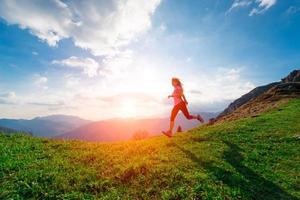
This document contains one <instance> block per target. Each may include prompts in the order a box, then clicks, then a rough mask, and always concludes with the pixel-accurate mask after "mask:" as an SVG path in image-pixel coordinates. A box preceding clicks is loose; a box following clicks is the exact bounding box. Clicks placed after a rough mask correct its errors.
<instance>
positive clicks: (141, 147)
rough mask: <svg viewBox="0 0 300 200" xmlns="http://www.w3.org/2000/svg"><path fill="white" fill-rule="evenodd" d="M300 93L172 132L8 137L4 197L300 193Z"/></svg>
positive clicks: (2, 170) (0, 168) (1, 177)
mask: <svg viewBox="0 0 300 200" xmlns="http://www.w3.org/2000/svg"><path fill="white" fill-rule="evenodd" d="M297 135H300V100H299V99H298V100H292V101H290V102H289V103H287V104H285V105H283V106H281V107H280V108H277V109H275V110H273V111H270V112H268V113H265V114H263V115H260V116H257V117H255V118H247V119H243V120H239V121H234V122H224V123H222V124H216V125H214V126H210V127H201V128H198V129H194V130H193V131H189V132H187V133H181V134H177V135H176V136H175V137H173V138H172V139H168V138H166V137H163V136H158V137H154V138H151V139H147V140H142V141H130V142H120V143H106V144H104V143H86V142H77V141H73V142H64V141H55V140H46V139H37V138H31V137H28V136H21V135H9V136H6V135H1V136H0V199H9V198H11V199H28V198H34V199H94V198H99V199H192V198H194V199H264V200H268V199H298V198H300V174H299V172H300V154H299V152H300V139H298V138H297V137H296V136H297Z"/></svg>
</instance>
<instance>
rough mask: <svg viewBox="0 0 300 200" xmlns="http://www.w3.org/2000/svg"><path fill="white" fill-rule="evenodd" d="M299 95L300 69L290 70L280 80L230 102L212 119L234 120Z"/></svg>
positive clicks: (252, 114) (254, 113)
mask: <svg viewBox="0 0 300 200" xmlns="http://www.w3.org/2000/svg"><path fill="white" fill-rule="evenodd" d="M299 97H300V70H294V71H292V72H291V73H290V74H289V75H288V76H287V77H285V78H283V79H282V80H281V82H275V83H271V84H269V85H265V86H261V87H257V88H255V89H254V90H252V91H251V92H249V93H247V94H245V95H243V96H242V97H241V98H239V99H237V100H235V101H234V102H233V103H231V104H230V105H229V106H228V108H226V109H225V110H224V111H223V112H222V113H221V114H220V115H219V116H218V117H217V118H216V119H215V120H214V121H222V120H235V119H239V118H242V117H249V116H256V115H257V114H259V113H261V112H263V111H266V110H268V109H271V108H274V107H276V106H278V105H279V104H281V103H283V102H286V101H287V100H288V99H291V98H299Z"/></svg>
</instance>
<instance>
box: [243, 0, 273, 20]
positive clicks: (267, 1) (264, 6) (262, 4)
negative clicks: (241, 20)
mask: <svg viewBox="0 0 300 200" xmlns="http://www.w3.org/2000/svg"><path fill="white" fill-rule="evenodd" d="M276 1H277V0H256V3H258V4H259V5H258V7H257V8H253V9H252V10H251V12H250V13H249V16H253V15H256V14H261V13H264V12H265V11H267V10H268V9H269V8H271V7H272V6H274V5H275V4H276Z"/></svg>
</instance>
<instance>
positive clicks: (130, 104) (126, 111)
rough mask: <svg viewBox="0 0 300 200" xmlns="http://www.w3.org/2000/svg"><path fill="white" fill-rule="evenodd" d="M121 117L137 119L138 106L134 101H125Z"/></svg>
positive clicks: (122, 104) (122, 105)
mask: <svg viewBox="0 0 300 200" xmlns="http://www.w3.org/2000/svg"><path fill="white" fill-rule="evenodd" d="M120 115H121V117H136V116H137V105H136V102H135V101H134V100H133V99H124V100H123V102H122V103H121V109H120Z"/></svg>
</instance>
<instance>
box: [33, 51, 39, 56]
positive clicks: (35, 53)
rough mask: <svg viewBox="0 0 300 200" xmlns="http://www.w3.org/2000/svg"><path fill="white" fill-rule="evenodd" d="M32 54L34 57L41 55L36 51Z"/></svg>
mask: <svg viewBox="0 0 300 200" xmlns="http://www.w3.org/2000/svg"><path fill="white" fill-rule="evenodd" d="M31 53H32V55H34V56H37V55H39V53H38V52H36V51H33V52H31Z"/></svg>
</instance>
